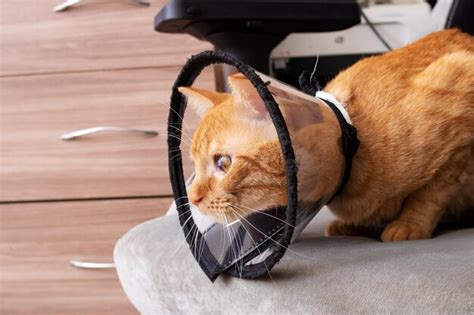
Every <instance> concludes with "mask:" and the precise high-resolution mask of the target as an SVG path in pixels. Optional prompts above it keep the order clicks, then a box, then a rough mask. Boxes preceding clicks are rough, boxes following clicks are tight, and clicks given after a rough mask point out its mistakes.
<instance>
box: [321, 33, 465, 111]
mask: <svg viewBox="0 0 474 315" xmlns="http://www.w3.org/2000/svg"><path fill="white" fill-rule="evenodd" d="M443 58H444V59H445V60H444V61H445V62H444V63H443V62H442V59H443ZM473 62H474V37H473V36H471V35H468V34H466V33H463V32H461V31H459V30H457V29H450V30H445V31H441V32H436V33H432V34H430V35H428V36H426V37H424V38H423V39H421V40H418V41H416V42H414V43H412V44H410V45H407V46H405V47H403V48H400V49H397V50H394V51H392V52H389V53H386V54H384V55H380V56H375V57H370V58H366V59H363V60H361V61H359V62H357V63H356V64H355V65H353V66H352V67H350V68H348V69H347V70H344V71H343V72H341V73H340V74H339V75H338V76H337V77H336V78H335V79H334V80H333V81H331V82H330V83H329V84H328V85H327V86H326V88H325V90H327V91H328V92H330V93H333V94H335V95H336V96H337V97H339V98H340V99H341V101H343V102H344V103H347V104H358V103H363V104H364V105H366V106H374V109H375V108H381V107H385V106H392V105H394V104H395V103H397V101H399V100H400V99H401V98H403V96H404V95H405V94H406V92H407V91H408V90H409V89H410V88H411V87H413V85H414V84H415V83H420V80H422V79H423V76H425V78H424V79H425V80H427V82H428V81H431V80H435V82H437V83H438V85H439V84H441V83H443V84H445V85H446V87H447V88H449V86H450V85H454V84H457V83H459V79H461V78H462V79H464V80H465V81H466V82H463V83H474V82H472V80H474V64H473ZM436 63H438V64H439V65H436ZM446 63H448V64H446ZM430 66H432V68H436V67H438V69H433V70H436V71H431V72H430V71H426V70H427V69H428V68H429V67H430ZM445 66H446V67H450V69H446V68H444V67H445ZM459 72H464V75H463V74H462V73H459ZM467 81H470V82H467ZM431 83H433V82H432V81H431ZM469 85H472V86H474V84H469ZM354 110H355V111H356V113H354V114H356V115H357V109H354Z"/></svg>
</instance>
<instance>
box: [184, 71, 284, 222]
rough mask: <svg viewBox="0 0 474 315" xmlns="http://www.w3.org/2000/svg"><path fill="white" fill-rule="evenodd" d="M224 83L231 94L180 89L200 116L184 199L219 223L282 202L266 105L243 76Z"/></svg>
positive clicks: (279, 161) (279, 160)
mask: <svg viewBox="0 0 474 315" xmlns="http://www.w3.org/2000/svg"><path fill="white" fill-rule="evenodd" d="M229 84H230V87H231V90H232V92H231V93H216V92H210V91H205V90H199V89H194V88H187V87H181V88H179V91H180V92H181V93H182V94H184V95H185V96H186V97H187V102H188V106H190V107H191V108H193V109H194V110H195V112H196V113H197V114H198V115H200V116H201V117H202V119H201V121H200V123H199V125H198V127H197V129H196V131H195V133H194V136H193V141H192V146H191V158H192V160H193V161H194V166H195V178H194V180H193V182H192V185H191V187H190V189H189V191H188V196H189V200H190V202H191V203H192V204H194V205H196V206H198V208H199V209H200V211H201V212H203V213H205V214H207V215H209V216H211V217H213V218H214V219H215V220H217V221H219V222H223V223H225V222H231V221H234V220H236V219H240V218H241V217H242V216H246V215H248V214H249V213H252V212H255V211H258V210H262V209H265V208H269V207H271V206H275V205H284V204H286V186H285V185H286V184H285V183H286V179H285V170H284V163H283V157H282V154H281V150H280V146H279V143H278V140H277V135H276V131H275V127H274V126H273V124H272V122H271V119H270V117H269V115H268V113H267V110H266V107H265V104H264V102H263V101H262V100H261V98H260V97H259V95H258V93H257V91H256V89H255V88H254V87H253V85H252V84H251V83H250V82H249V81H248V80H247V79H246V78H245V77H243V76H242V75H233V76H230V77H229Z"/></svg>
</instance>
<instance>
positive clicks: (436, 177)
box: [180, 30, 474, 241]
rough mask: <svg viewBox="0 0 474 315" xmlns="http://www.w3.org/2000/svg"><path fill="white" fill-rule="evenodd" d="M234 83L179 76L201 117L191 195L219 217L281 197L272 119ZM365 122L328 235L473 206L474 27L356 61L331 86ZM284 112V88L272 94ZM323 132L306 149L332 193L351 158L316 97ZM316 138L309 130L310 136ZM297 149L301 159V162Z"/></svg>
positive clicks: (399, 225) (326, 193) (391, 234)
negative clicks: (192, 82) (205, 86)
mask: <svg viewBox="0 0 474 315" xmlns="http://www.w3.org/2000/svg"><path fill="white" fill-rule="evenodd" d="M229 83H230V85H231V88H232V93H231V94H227V93H215V92H209V91H203V90H197V89H192V88H185V87H182V88H180V91H181V92H182V93H183V94H185V95H186V96H187V98H188V103H189V105H190V106H191V107H193V108H194V109H195V110H196V111H197V112H198V113H199V114H200V115H202V116H203V119H202V121H201V123H200V125H199V126H198V128H197V130H196V133H195V134H194V139H193V144H192V149H191V151H192V152H191V153H192V158H193V160H194V162H195V172H196V177H195V179H194V181H193V183H192V186H191V188H190V191H189V199H190V201H191V202H192V203H193V204H195V205H197V206H199V209H200V210H201V211H203V212H204V213H208V214H210V215H212V216H214V217H216V219H217V220H221V219H222V216H225V217H226V218H227V219H229V220H232V219H235V218H237V217H238V216H237V215H236V214H235V212H238V213H239V215H244V214H248V213H250V212H252V211H254V210H253V209H264V208H267V207H270V206H273V205H284V204H285V203H286V187H285V171H284V163H283V159H282V154H281V151H280V146H279V143H278V141H277V138H276V133H275V129H274V127H273V124H272V123H271V121H270V120H269V119H268V116H267V115H266V113H265V107H264V104H263V103H262V101H261V100H260V98H259V97H258V94H257V93H256V91H255V89H254V88H253V86H252V85H251V84H250V83H249V82H248V81H247V80H246V79H244V78H242V77H241V76H239V75H237V76H231V77H230V78H229ZM324 90H325V91H326V92H329V93H331V94H332V95H334V96H335V97H336V98H337V99H338V100H339V101H340V102H342V103H343V104H344V105H345V106H346V109H347V111H348V112H349V114H350V117H351V120H352V123H353V125H354V126H355V127H356V128H357V130H358V137H359V140H360V147H359V150H358V152H357V154H356V156H355V157H354V160H353V166H352V173H351V176H350V180H349V182H348V183H347V184H346V186H345V188H344V190H343V191H342V193H341V194H339V195H337V196H336V198H334V199H333V201H332V202H331V203H330V204H329V207H330V209H331V210H332V211H333V212H334V214H335V215H336V216H337V217H338V220H335V221H333V222H332V223H330V224H329V225H328V226H327V228H326V234H327V235H365V234H367V233H369V232H370V231H371V230H372V227H375V226H376V225H380V224H388V225H387V226H386V227H385V230H384V231H383V233H382V236H381V238H382V240H384V241H399V240H413V239H424V238H429V237H431V235H432V233H433V231H434V229H435V227H436V226H437V224H438V222H439V221H440V220H441V219H442V218H443V217H446V216H451V217H459V216H461V215H462V214H463V213H466V212H467V211H471V212H473V211H474V209H473V207H474V38H473V37H472V36H470V35H467V34H464V33H461V32H460V31H458V30H447V31H442V32H438V33H433V34H431V35H429V36H427V37H425V38H423V39H421V40H419V41H417V42H415V43H413V44H411V45H408V46H406V47H403V48H401V49H398V50H395V51H392V52H389V53H386V54H384V55H381V56H377V57H371V58H367V59H364V60H362V61H359V62H358V63H356V64H355V65H353V66H352V67H350V68H349V69H347V70H345V71H343V72H342V73H340V74H339V75H338V76H337V77H336V78H335V79H334V80H333V81H331V82H330V83H329V84H328V85H327V86H326V88H325V89H324ZM277 102H278V103H279V105H280V107H281V108H282V111H283V113H284V114H285V106H286V105H285V104H284V100H279V99H277ZM319 107H320V111H321V115H322V120H323V121H324V123H321V124H319V125H316V126H315V127H314V128H315V129H313V130H312V132H317V133H312V134H313V135H315V134H317V139H318V143H317V144H315V145H314V148H311V149H309V151H308V152H310V153H311V155H310V156H309V155H308V154H306V155H304V154H303V153H301V152H295V153H296V156H297V160H298V157H299V158H300V160H299V162H300V164H301V165H304V166H305V167H304V169H302V167H299V171H298V179H299V183H300V186H304V185H303V184H302V183H304V182H305V178H308V176H317V178H318V184H317V185H316V186H317V187H303V188H301V187H299V188H300V189H307V194H310V195H312V196H313V197H315V196H320V197H321V198H324V197H330V196H331V195H332V194H333V193H334V191H335V190H336V189H337V187H338V185H339V181H340V178H341V174H342V169H343V163H344V159H343V157H342V155H341V148H340V140H339V141H338V139H339V138H340V129H339V125H338V123H337V120H336V119H335V116H334V113H333V112H332V111H331V110H330V109H329V108H328V107H327V106H326V105H324V104H323V103H320V104H319ZM313 139H314V138H313ZM301 159H305V160H304V161H305V162H304V163H301V161H302V160H301Z"/></svg>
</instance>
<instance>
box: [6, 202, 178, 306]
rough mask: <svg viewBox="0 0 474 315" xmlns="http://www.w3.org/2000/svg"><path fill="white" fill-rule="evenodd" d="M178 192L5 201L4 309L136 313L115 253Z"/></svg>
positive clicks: (160, 211) (165, 206)
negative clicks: (80, 265)
mask: <svg viewBox="0 0 474 315" xmlns="http://www.w3.org/2000/svg"><path fill="white" fill-rule="evenodd" d="M170 203H171V199H170V198H162V199H161V198H160V199H135V200H120V201H119V200H115V201H84V202H54V203H31V204H9V205H5V204H3V205H0V227H1V229H0V231H1V232H0V276H1V285H0V301H1V303H0V313H1V314H10V315H15V314H136V311H135V309H134V308H133V306H132V305H131V304H130V302H129V301H128V299H127V297H126V296H125V294H124V293H123V291H122V288H121V286H120V283H119V281H118V278H117V275H116V273H115V270H83V269H77V268H74V267H72V266H70V265H69V260H70V259H84V260H96V261H105V262H110V261H112V253H113V246H114V244H115V242H116V240H117V239H118V238H119V237H120V236H121V235H123V234H124V233H125V232H126V231H128V230H129V229H130V228H132V227H133V226H135V225H137V224H139V223H141V222H144V221H147V220H150V219H153V218H155V217H158V216H161V215H163V214H164V212H165V210H166V209H167V208H168V206H169V205H170Z"/></svg>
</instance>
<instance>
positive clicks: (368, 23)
mask: <svg viewBox="0 0 474 315" xmlns="http://www.w3.org/2000/svg"><path fill="white" fill-rule="evenodd" d="M359 12H360V15H361V16H362V17H363V18H364V19H365V21H366V22H367V25H369V27H370V29H371V30H372V32H374V34H375V36H377V38H378V39H379V40H380V41H381V42H382V44H383V45H384V46H385V47H386V48H387V49H388V50H392V47H391V46H390V45H389V44H388V43H387V41H386V40H385V39H384V38H383V36H382V35H381V34H380V33H379V31H377V29H376V28H375V26H374V24H373V23H372V22H371V21H370V20H369V18H368V17H367V15H366V14H365V13H364V11H362V8H361V7H360V6H359Z"/></svg>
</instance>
